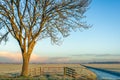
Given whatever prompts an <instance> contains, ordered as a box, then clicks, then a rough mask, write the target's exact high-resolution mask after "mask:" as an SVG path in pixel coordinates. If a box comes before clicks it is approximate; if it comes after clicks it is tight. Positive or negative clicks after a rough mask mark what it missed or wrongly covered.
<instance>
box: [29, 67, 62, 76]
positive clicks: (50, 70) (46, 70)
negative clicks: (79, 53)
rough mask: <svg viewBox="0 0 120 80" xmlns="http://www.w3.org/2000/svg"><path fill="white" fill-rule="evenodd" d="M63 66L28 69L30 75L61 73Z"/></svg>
mask: <svg viewBox="0 0 120 80" xmlns="http://www.w3.org/2000/svg"><path fill="white" fill-rule="evenodd" d="M63 72H64V68H63V67H38V68H31V69H29V75H30V76H40V75H45V74H62V75H63Z"/></svg>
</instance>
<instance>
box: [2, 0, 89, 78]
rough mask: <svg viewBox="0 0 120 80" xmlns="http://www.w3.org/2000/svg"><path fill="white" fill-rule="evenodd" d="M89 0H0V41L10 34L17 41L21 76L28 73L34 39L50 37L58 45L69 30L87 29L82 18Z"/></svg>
mask: <svg viewBox="0 0 120 80" xmlns="http://www.w3.org/2000/svg"><path fill="white" fill-rule="evenodd" d="M89 3H90V0H0V42H2V41H5V42H6V41H7V40H8V38H9V34H10V35H12V36H13V37H14V38H15V39H16V40H17V42H18V43H19V46H20V49H21V52H22V58H23V66H22V72H21V75H22V76H28V64H29V60H30V55H31V53H32V51H33V48H34V46H35V44H36V41H38V40H41V39H44V38H50V39H51V42H52V43H55V44H58V43H59V41H60V39H61V38H64V37H67V36H68V35H69V34H70V32H71V31H72V30H74V31H75V30H77V29H82V28H84V29H87V28H88V27H89V25H87V24H86V22H84V21H83V20H82V19H83V18H84V17H85V16H84V13H85V12H86V10H87V8H88V5H89Z"/></svg>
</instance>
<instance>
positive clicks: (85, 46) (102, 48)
mask: <svg viewBox="0 0 120 80" xmlns="http://www.w3.org/2000/svg"><path fill="white" fill-rule="evenodd" d="M85 16H86V18H85V20H86V21H87V23H88V24H90V25H92V27H91V28H89V29H87V30H83V31H77V32H71V33H70V34H71V35H70V36H68V37H67V38H65V39H64V40H63V43H62V44H61V45H60V46H58V45H52V44H51V42H50V40H49V39H44V40H41V41H38V42H37V45H36V46H35V48H34V51H33V53H32V55H31V62H43V63H47V62H48V63H49V62H51V63H56V62H63V63H68V62H69V63H79V62H94V61H120V59H119V57H120V0H92V2H91V4H90V5H89V9H88V10H87V12H86V13H85ZM21 61H22V59H21V51H20V48H19V46H18V43H17V42H16V41H15V39H13V38H11V37H10V39H9V41H8V42H7V43H6V44H4V43H2V44H1V45H0V62H21Z"/></svg>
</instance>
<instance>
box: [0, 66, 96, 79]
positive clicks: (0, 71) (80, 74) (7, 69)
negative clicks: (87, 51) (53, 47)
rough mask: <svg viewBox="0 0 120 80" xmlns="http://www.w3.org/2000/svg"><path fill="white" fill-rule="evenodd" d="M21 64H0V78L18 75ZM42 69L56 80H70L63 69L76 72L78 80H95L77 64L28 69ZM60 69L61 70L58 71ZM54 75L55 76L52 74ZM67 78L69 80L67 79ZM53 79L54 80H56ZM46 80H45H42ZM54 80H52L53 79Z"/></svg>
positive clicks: (90, 73)
mask: <svg viewBox="0 0 120 80" xmlns="http://www.w3.org/2000/svg"><path fill="white" fill-rule="evenodd" d="M21 67H22V65H21V64H0V76H2V75H4V76H6V75H9V76H11V75H12V74H13V75H14V74H20V72H21ZM39 67H41V69H42V70H43V69H44V73H47V74H48V72H50V71H52V73H53V74H51V73H50V75H51V76H52V77H54V78H56V79H57V80H62V79H64V78H65V80H70V79H72V78H71V77H69V76H65V75H64V67H69V68H72V69H74V70H75V71H76V73H77V76H76V77H77V78H81V79H80V80H83V78H84V80H88V79H89V80H96V75H95V74H94V73H93V72H91V71H90V70H88V69H86V68H85V67H83V66H81V65H79V64H30V66H29V69H32V68H39ZM57 68H58V69H57ZM60 68H61V69H60ZM57 72H61V73H62V74H60V76H58V75H59V74H57ZM54 73H55V74H54ZM39 78H46V77H45V76H44V75H42V76H39ZM67 78H69V79H67ZM56 79H55V80H56ZM44 80H47V79H44ZM53 80H54V79H53Z"/></svg>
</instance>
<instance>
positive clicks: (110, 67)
mask: <svg viewBox="0 0 120 80" xmlns="http://www.w3.org/2000/svg"><path fill="white" fill-rule="evenodd" d="M84 65H86V66H91V67H95V68H102V69H107V70H111V71H116V72H120V64H84Z"/></svg>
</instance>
